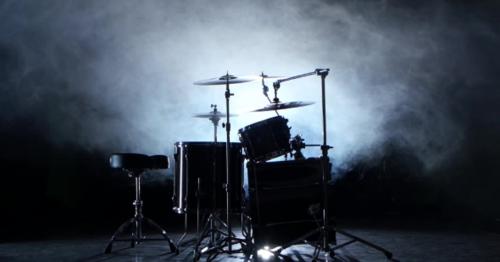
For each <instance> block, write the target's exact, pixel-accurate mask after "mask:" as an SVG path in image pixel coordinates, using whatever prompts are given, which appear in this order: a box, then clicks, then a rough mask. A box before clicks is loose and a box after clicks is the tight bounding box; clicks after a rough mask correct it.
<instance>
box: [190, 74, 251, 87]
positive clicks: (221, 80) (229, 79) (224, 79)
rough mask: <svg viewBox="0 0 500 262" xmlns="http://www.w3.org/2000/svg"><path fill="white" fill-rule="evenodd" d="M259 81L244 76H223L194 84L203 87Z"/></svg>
mask: <svg viewBox="0 0 500 262" xmlns="http://www.w3.org/2000/svg"><path fill="white" fill-rule="evenodd" d="M257 79H258V78H256V77H243V76H242V77H238V76H233V75H223V76H221V77H218V78H211V79H205V80H200V81H196V82H194V83H193V84H195V85H201V86H212V85H225V84H227V83H229V84H240V83H246V82H251V81H255V80H257Z"/></svg>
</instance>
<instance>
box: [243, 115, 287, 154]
mask: <svg viewBox="0 0 500 262" xmlns="http://www.w3.org/2000/svg"><path fill="white" fill-rule="evenodd" d="M287 123H288V120H287V119H286V118H284V117H281V116H276V117H272V118H268V119H266V120H263V121H260V122H257V123H254V124H251V125H248V126H246V127H244V128H242V129H240V130H239V131H238V134H239V138H240V142H241V144H242V146H243V148H244V150H245V154H246V156H247V157H248V158H249V159H250V160H252V161H254V162H261V161H266V160H269V159H272V158H275V157H278V156H282V155H284V154H286V153H288V152H290V151H291V150H290V128H289V127H288V126H287Z"/></svg>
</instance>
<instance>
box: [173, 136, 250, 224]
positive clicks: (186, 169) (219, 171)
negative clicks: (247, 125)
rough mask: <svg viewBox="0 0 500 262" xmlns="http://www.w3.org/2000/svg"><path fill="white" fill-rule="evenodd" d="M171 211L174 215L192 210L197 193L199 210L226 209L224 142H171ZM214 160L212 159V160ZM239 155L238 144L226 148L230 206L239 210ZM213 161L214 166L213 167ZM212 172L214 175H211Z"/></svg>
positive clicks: (240, 178) (240, 176)
mask: <svg viewBox="0 0 500 262" xmlns="http://www.w3.org/2000/svg"><path fill="white" fill-rule="evenodd" d="M174 159H175V171H174V194H173V197H172V200H173V210H174V212H176V213H178V214H185V213H188V212H195V211H196V209H197V192H199V195H200V209H210V208H212V207H213V202H214V199H215V208H217V209H225V208H226V190H225V189H224V184H225V183H226V143H214V142H177V143H175V153H174ZM214 160H215V161H214ZM243 161H244V159H243V156H242V153H241V144H240V143H231V144H230V147H229V167H230V172H229V175H230V177H231V191H232V192H231V209H232V210H233V211H236V212H240V211H241V200H242V194H243ZM214 164H215V166H214ZM214 171H215V176H213V174H214Z"/></svg>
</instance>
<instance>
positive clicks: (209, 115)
mask: <svg viewBox="0 0 500 262" xmlns="http://www.w3.org/2000/svg"><path fill="white" fill-rule="evenodd" d="M229 116H231V117H233V116H238V115H236V114H229ZM193 117H197V118H216V117H218V118H223V117H226V114H224V113H221V112H219V111H215V112H213V111H212V112H210V113H208V114H196V115H194V116H193Z"/></svg>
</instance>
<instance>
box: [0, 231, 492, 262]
mask: <svg viewBox="0 0 500 262" xmlns="http://www.w3.org/2000/svg"><path fill="white" fill-rule="evenodd" d="M343 229H344V230H346V231H348V232H349V233H352V234H354V235H357V236H359V237H361V238H364V239H366V240H368V241H371V242H373V243H375V244H377V245H379V246H382V247H384V248H386V249H388V250H389V251H391V252H392V253H393V254H394V257H393V258H394V260H395V261H499V259H500V234H497V233H490V232H487V231H482V230H467V231H466V232H464V231H463V230H456V229H454V230H450V229H447V230H443V229H439V228H434V229H422V228H418V229H411V228H404V229H401V228H399V229H394V228H392V229H391V228H390V227H389V228H388V227H385V228H378V229H375V228H369V227H366V226H364V227H352V226H351V227H349V228H343ZM110 234H111V232H110ZM169 235H170V236H171V237H172V239H173V240H174V241H176V240H177V238H178V237H179V236H180V233H179V232H173V233H172V232H170V234H169ZM193 236H194V235H193V234H191V235H188V238H189V237H193ZM108 239H109V236H108V235H102V236H85V237H83V236H79V237H60V238H53V239H50V240H43V241H26V242H24V241H18V242H11V243H1V244H0V261H192V259H193V246H194V244H190V245H187V246H185V247H181V252H180V254H179V255H175V254H171V253H169V252H170V251H169V249H168V246H167V245H166V244H165V243H166V242H147V243H142V244H140V245H139V246H137V247H135V248H128V245H127V244H125V243H123V242H122V243H118V244H115V245H114V250H113V253H111V254H108V255H104V254H102V251H103V249H104V247H105V245H106V242H107V240H108ZM344 240H346V238H344V237H342V236H340V235H339V236H338V242H339V243H341V242H343V241H344ZM312 252H313V248H312V247H310V246H306V245H297V246H293V247H291V248H288V249H286V250H285V251H284V252H283V254H285V255H287V256H288V258H290V259H292V260H293V261H310V260H311V255H312ZM336 254H337V255H336V258H335V259H330V260H329V261H387V259H386V258H385V256H384V255H383V254H382V253H380V252H378V251H376V250H373V249H370V248H367V247H366V246H364V245H362V244H360V243H354V244H351V245H349V246H347V247H344V248H341V249H339V250H338V252H336ZM206 258H207V257H206V256H203V257H202V261H205V260H206ZM213 261H244V256H243V255H242V254H241V253H239V254H231V255H229V254H222V255H219V256H217V257H216V258H215V259H214V260H213ZM266 261H280V260H276V259H274V260H273V259H268V260H266Z"/></svg>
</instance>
